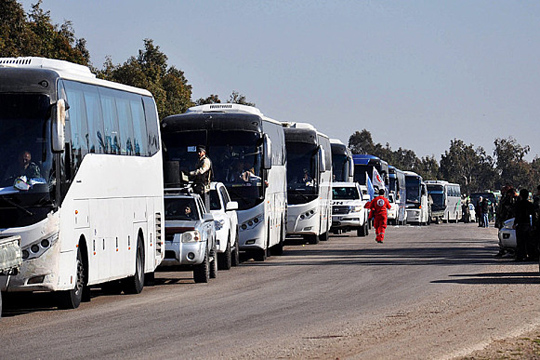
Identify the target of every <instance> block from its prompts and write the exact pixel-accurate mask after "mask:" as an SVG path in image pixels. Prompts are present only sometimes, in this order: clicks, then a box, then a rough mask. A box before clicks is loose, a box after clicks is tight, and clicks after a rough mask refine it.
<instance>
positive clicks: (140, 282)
mask: <svg viewBox="0 0 540 360" xmlns="http://www.w3.org/2000/svg"><path fill="white" fill-rule="evenodd" d="M135 256H136V257H135V275H133V276H131V277H129V278H127V279H126V282H125V283H126V285H125V287H124V293H126V294H140V293H141V291H142V290H143V287H144V248H143V240H142V238H141V236H139V238H138V239H137V254H136V255H135Z"/></svg>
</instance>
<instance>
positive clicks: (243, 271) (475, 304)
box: [0, 223, 540, 359]
mask: <svg viewBox="0 0 540 360" xmlns="http://www.w3.org/2000/svg"><path fill="white" fill-rule="evenodd" d="M355 235H356V232H351V233H347V234H344V235H339V236H338V235H333V236H331V237H330V239H329V241H327V242H321V243H320V244H317V245H307V244H305V245H303V244H302V243H301V242H299V241H291V242H290V243H288V244H287V245H286V246H285V251H284V255H283V256H274V257H271V258H269V259H268V260H267V261H265V262H255V261H253V260H246V261H244V262H243V263H242V264H241V265H240V266H239V267H237V268H233V269H231V270H230V271H220V272H219V273H218V277H217V279H213V280H211V282H210V283H208V284H195V283H193V280H192V273H191V272H187V271H185V272H158V273H157V274H156V285H155V286H153V287H145V289H144V291H143V292H142V293H141V294H139V295H130V296H128V295H106V294H104V293H102V292H101V291H100V290H99V289H95V290H93V291H92V300H91V302H89V303H83V304H81V306H80V308H79V309H76V310H57V309H56V308H55V307H54V298H53V297H52V296H50V295H49V294H34V295H28V294H24V295H22V296H21V295H19V294H15V295H14V294H7V295H8V296H6V297H5V299H4V317H3V318H2V319H1V322H0V326H1V329H2V335H0V336H1V347H0V349H1V350H0V351H1V353H0V359H15V358H16V359H37V358H42V359H77V358H81V359H82V358H84V359H89V358H91V359H105V358H107V359H111V358H121V359H126V358H131V359H148V358H153V359H163V358H189V359H197V358H200V359H214V358H234V359H248V358H270V359H277V358H321V359H335V358H340V359H345V358H351V359H356V358H358V359H360V358H362V359H374V358H385V359H389V358H400V359H426V358H430V359H437V358H440V359H447V358H453V357H459V356H463V355H466V354H469V353H470V352H471V351H473V350H476V349H479V348H482V347H483V346H485V345H487V344H488V343H489V342H491V341H492V340H494V339H500V338H504V337H508V336H513V335H516V334H520V333H523V332H525V331H527V330H530V329H533V328H535V327H538V326H539V325H540V297H539V296H538V293H539V292H540V277H539V276H538V264H532V263H513V262H511V261H510V260H509V259H495V258H494V257H493V255H494V254H495V253H496V252H497V242H496V238H497V232H496V229H494V228H488V229H484V228H478V227H477V226H476V225H475V224H462V223H459V224H439V225H431V226H423V227H420V226H399V227H392V226H391V227H389V228H388V230H387V235H386V239H385V243H384V244H377V243H376V242H375V240H374V237H375V235H374V234H373V232H371V233H370V234H369V235H368V236H367V237H364V238H361V237H356V236H355Z"/></svg>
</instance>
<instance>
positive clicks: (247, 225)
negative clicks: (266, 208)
mask: <svg viewBox="0 0 540 360" xmlns="http://www.w3.org/2000/svg"><path fill="white" fill-rule="evenodd" d="M262 222H263V216H262V214H260V215H257V216H255V217H254V218H251V219H249V220H247V221H244V222H243V223H242V225H240V229H241V230H248V229H249V230H251V229H254V228H256V227H257V225H259V224H260V223H262Z"/></svg>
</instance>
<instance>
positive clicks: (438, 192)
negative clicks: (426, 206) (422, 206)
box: [427, 184, 446, 211]
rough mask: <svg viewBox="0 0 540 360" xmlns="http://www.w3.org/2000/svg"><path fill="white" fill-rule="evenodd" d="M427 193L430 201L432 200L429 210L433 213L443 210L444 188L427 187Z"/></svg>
mask: <svg viewBox="0 0 540 360" xmlns="http://www.w3.org/2000/svg"><path fill="white" fill-rule="evenodd" d="M427 188H428V193H429V195H430V196H431V199H432V200H433V204H432V205H431V209H432V210H433V211H437V210H445V209H446V205H445V194H444V187H443V186H442V185H429V184H428V186H427Z"/></svg>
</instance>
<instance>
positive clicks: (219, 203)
mask: <svg viewBox="0 0 540 360" xmlns="http://www.w3.org/2000/svg"><path fill="white" fill-rule="evenodd" d="M236 210H238V203H237V202H236V201H231V197H230V196H229V193H228V191H227V188H226V187H225V185H223V183H220V182H212V183H211V184H210V213H211V214H212V216H214V226H215V228H216V238H217V245H216V247H217V253H218V266H219V269H220V270H229V269H230V268H231V266H238V264H239V263H240V255H239V246H238V216H237V215H236Z"/></svg>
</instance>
